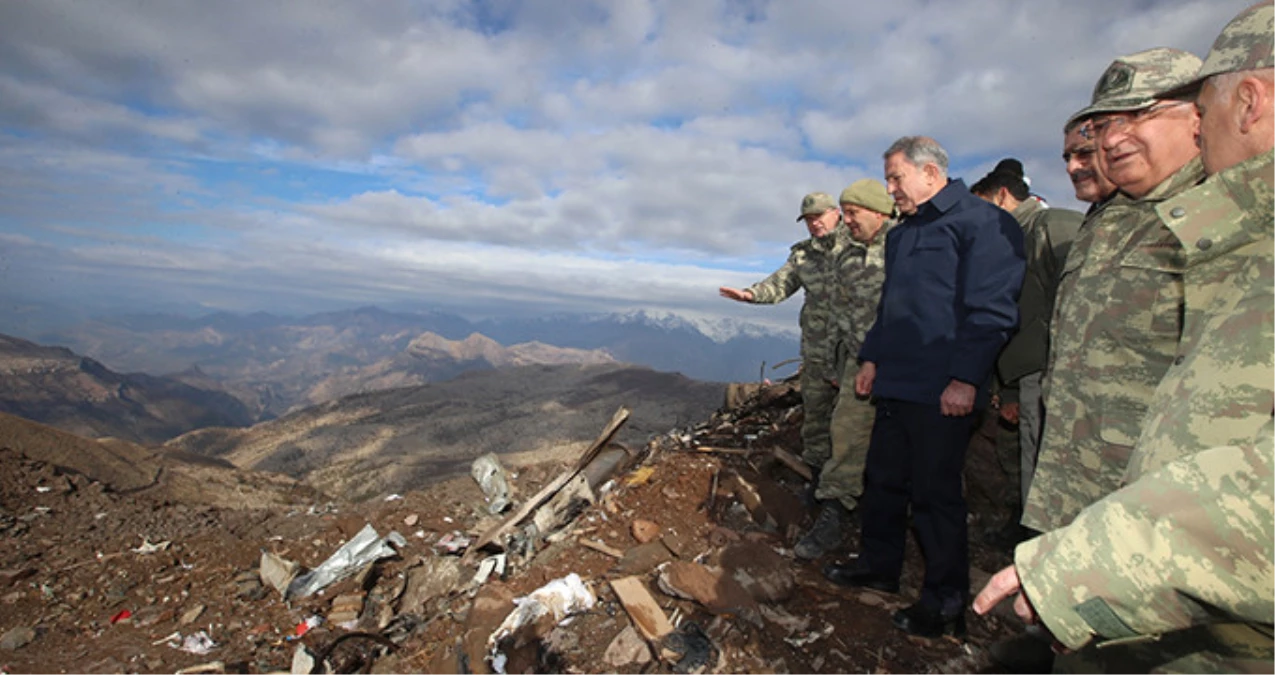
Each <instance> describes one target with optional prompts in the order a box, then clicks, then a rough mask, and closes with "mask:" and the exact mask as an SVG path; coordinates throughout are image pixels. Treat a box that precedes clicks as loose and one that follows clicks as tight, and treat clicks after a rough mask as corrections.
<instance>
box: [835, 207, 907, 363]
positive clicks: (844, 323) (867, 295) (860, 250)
mask: <svg viewBox="0 0 1275 675" xmlns="http://www.w3.org/2000/svg"><path fill="white" fill-rule="evenodd" d="M891 227H894V221H893V220H887V221H886V222H885V224H884V225H882V226H881V230H880V231H879V232H877V234H876V236H875V237H873V238H872V241H870V242H868V243H867V244H863V243H860V242H858V241H856V240H854V239H851V240H850V249H849V250H847V251H846V255H844V256H843V257H842V258H841V260H840V269H841V274H840V275H839V278H840V280H841V285H840V287H839V289H840V292H841V296H840V297H838V298H835V299H834V301H833V307H834V308H840V309H839V310H836V311H834V314H833V315H834V316H835V317H836V319H837V321H838V322H839V323H840V326H839V331H838V332H839V333H840V335H841V343H840V344H839V345H838V349H839V351H838V357H839V358H838V360H839V361H840V362H847V361H850V360H852V359H854V358H855V357H856V356H857V355H858V353H859V348H860V347H862V346H863V336H865V335H867V334H868V329H869V328H871V327H872V322H873V321H876V320H877V305H878V304H880V302H881V284H883V283H885V235H886V234H887V233H889V231H890V228H891Z"/></svg>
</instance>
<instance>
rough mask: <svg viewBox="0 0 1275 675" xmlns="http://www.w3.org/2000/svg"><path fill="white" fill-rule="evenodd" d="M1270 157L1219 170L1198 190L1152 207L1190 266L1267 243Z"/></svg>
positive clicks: (1271, 200)
mask: <svg viewBox="0 0 1275 675" xmlns="http://www.w3.org/2000/svg"><path fill="white" fill-rule="evenodd" d="M1273 157H1275V152H1273V151H1267V152H1265V153H1263V154H1261V155H1258V156H1257V157H1253V158H1251V159H1248V160H1245V161H1243V162H1240V163H1239V164H1236V165H1235V166H1232V167H1229V168H1226V169H1223V170H1222V171H1220V172H1218V173H1217V175H1215V176H1212V177H1210V178H1209V179H1208V180H1205V181H1204V182H1203V183H1201V184H1200V185H1198V186H1196V187H1195V188H1193V189H1191V190H1187V191H1185V192H1183V193H1182V194H1180V195H1178V196H1176V197H1174V198H1172V199H1169V200H1166V201H1165V202H1163V203H1161V204H1158V205H1156V213H1158V214H1159V216H1160V219H1161V220H1163V221H1164V223H1165V225H1166V226H1167V227H1168V228H1169V229H1170V230H1171V231H1172V232H1173V234H1174V236H1176V237H1177V238H1178V241H1180V242H1181V243H1182V249H1183V251H1184V252H1185V254H1186V256H1187V260H1188V265H1191V266H1194V265H1199V264H1202V263H1204V262H1206V261H1209V260H1213V259H1215V258H1218V257H1221V256H1224V255H1227V254H1230V253H1232V252H1233V251H1235V250H1236V249H1239V248H1240V247H1242V246H1245V245H1247V244H1250V243H1252V242H1256V241H1259V240H1261V239H1266V240H1267V241H1268V242H1269V240H1270V237H1271V232H1272V228H1273V227H1275V221H1273V220H1272V219H1271V215H1270V214H1271V210H1272V208H1273V207H1275V197H1273V196H1272V193H1273V191H1275V185H1272V182H1273V180H1275V177H1272V175H1271V168H1272V164H1273Z"/></svg>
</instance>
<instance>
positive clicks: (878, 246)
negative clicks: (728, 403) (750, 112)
mask: <svg viewBox="0 0 1275 675" xmlns="http://www.w3.org/2000/svg"><path fill="white" fill-rule="evenodd" d="M840 203H841V215H842V220H843V222H845V224H846V227H847V229H848V230H849V232H850V237H851V243H850V248H849V249H847V251H846V255H845V256H843V257H842V258H841V260H840V274H839V275H838V279H839V280H840V282H841V284H840V286H839V287H838V291H839V295H838V296H837V297H835V298H834V299H833V304H832V306H833V308H834V311H833V318H834V319H835V320H836V321H837V322H838V324H839V326H838V329H837V334H838V335H840V336H841V339H840V341H839V342H838V345H837V347H838V352H839V354H838V361H840V362H842V363H844V366H843V367H842V371H841V380H840V381H841V383H842V386H841V388H840V391H839V392H838V394H837V401H836V407H835V408H834V409H833V412H832V422H831V426H830V430H829V431H830V438H831V444H830V449H831V455H830V456H829V457H828V459H827V461H825V462H824V463H823V469H822V471H820V473H819V481H818V485H817V486H816V488H815V499H817V500H819V501H820V504H819V515H818V517H817V518H816V519H815V524H814V526H813V527H812V528H810V531H809V532H807V533H806V535H805V536H804V537H802V539H801V541H799V542H797V545H796V547H794V549H793V552H794V553H795V554H796V555H797V556H798V557H800V558H803V559H806V560H813V559H815V558H818V557H819V556H821V555H823V554H824V553H826V552H828V551H830V550H832V549H834V548H836V547H837V545H838V544H840V543H841V539H842V536H843V529H842V526H843V524H844V521H845V516H846V514H847V513H848V512H849V511H853V510H854V509H855V508H856V507H857V506H858V504H859V497H860V496H862V495H863V467H864V462H865V461H866V460H867V456H868V441H869V440H871V438H872V420H873V418H874V417H875V416H876V408H875V407H874V406H873V405H872V403H871V402H870V401H869V400H868V397H866V396H864V397H859V396H856V395H855V392H854V387H853V382H854V378H855V376H856V375H858V373H859V363H858V360H857V358H856V355H857V354H858V353H859V348H860V347H862V346H863V336H864V335H866V334H867V332H868V329H869V328H871V327H872V322H873V321H875V320H876V316H877V303H878V302H880V300H881V284H882V283H883V282H884V281H885V235H886V233H887V232H888V231H889V230H890V227H891V226H892V225H893V224H894V221H893V220H892V219H891V218H890V215H891V214H892V213H893V212H894V199H893V198H892V197H890V194H889V193H887V192H886V191H885V186H884V185H882V184H881V182H880V181H876V180H872V179H871V178H865V179H863V180H860V181H856V182H854V183H853V184H851V185H850V187H848V188H846V189H845V190H842V191H841V197H840ZM846 383H851V384H850V385H849V386H848V385H847V384H846Z"/></svg>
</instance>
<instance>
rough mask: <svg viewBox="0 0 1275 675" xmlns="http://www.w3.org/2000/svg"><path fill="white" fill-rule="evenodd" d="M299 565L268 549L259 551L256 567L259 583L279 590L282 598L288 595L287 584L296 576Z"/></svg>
mask: <svg viewBox="0 0 1275 675" xmlns="http://www.w3.org/2000/svg"><path fill="white" fill-rule="evenodd" d="M300 568H301V565H299V564H298V563H295V562H293V561H291V560H287V559H285V558H283V557H282V556H278V555H275V554H274V553H271V552H269V551H262V552H261V563H260V566H259V567H258V569H259V574H260V576H261V583H263V584H265V585H267V586H270V587H271V588H273V589H275V590H276V591H279V595H281V596H283V598H285V599H286V598H287V597H288V585H289V584H291V583H292V580H293V579H295V578H296V577H297V574H298V573H299V572H300Z"/></svg>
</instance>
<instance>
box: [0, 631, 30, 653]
mask: <svg viewBox="0 0 1275 675" xmlns="http://www.w3.org/2000/svg"><path fill="white" fill-rule="evenodd" d="M34 639H35V629H34V628H31V627H29V626H18V627H17V628H13V629H11V630H10V631H9V632H7V633H5V634H4V635H2V636H0V649H6V650H9V651H13V650H15V649H21V648H23V647H25V646H27V645H28V644H30V642H31V641H32V640H34Z"/></svg>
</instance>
